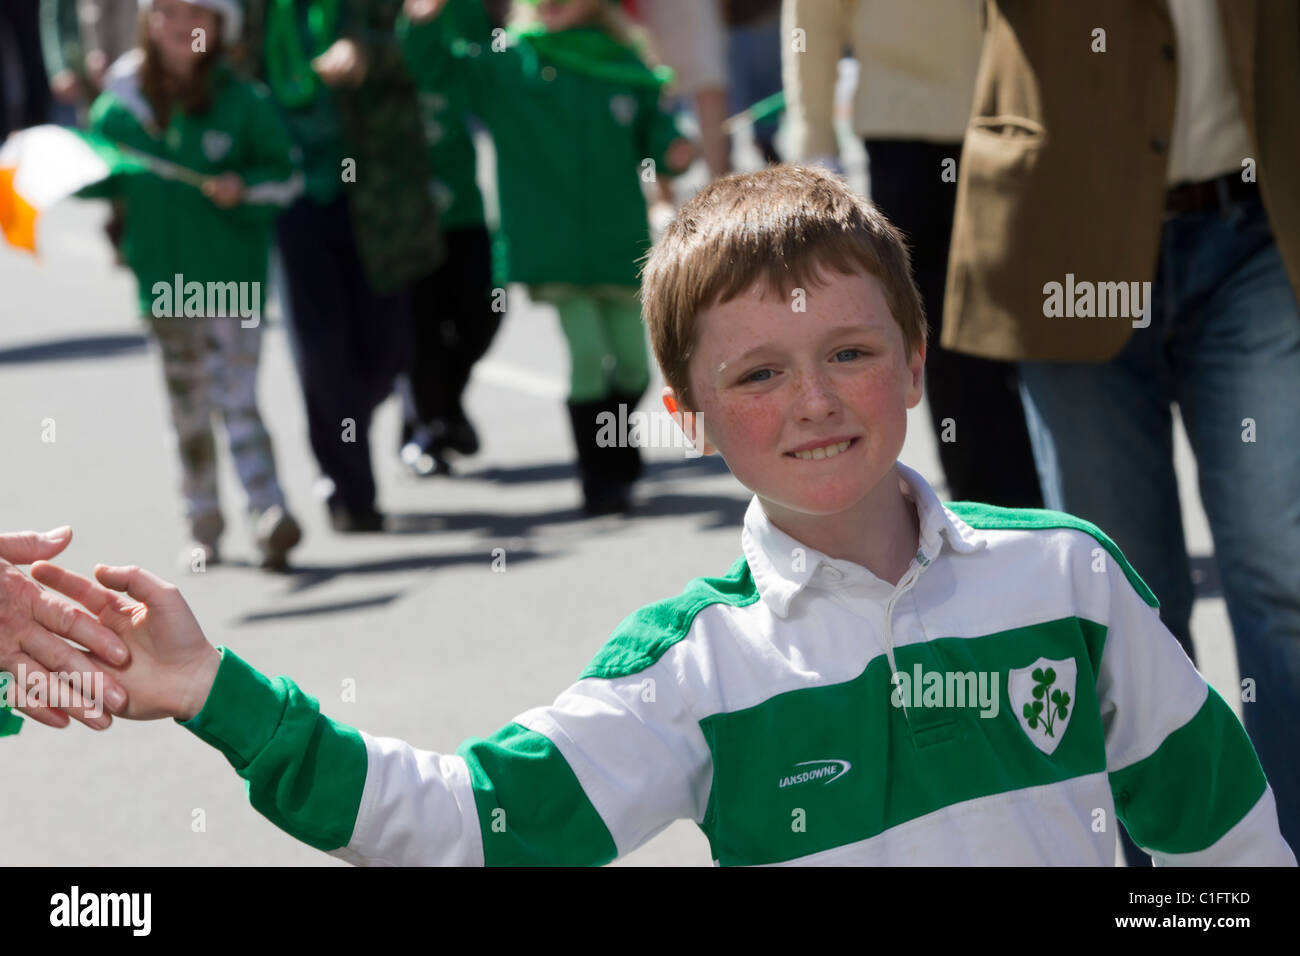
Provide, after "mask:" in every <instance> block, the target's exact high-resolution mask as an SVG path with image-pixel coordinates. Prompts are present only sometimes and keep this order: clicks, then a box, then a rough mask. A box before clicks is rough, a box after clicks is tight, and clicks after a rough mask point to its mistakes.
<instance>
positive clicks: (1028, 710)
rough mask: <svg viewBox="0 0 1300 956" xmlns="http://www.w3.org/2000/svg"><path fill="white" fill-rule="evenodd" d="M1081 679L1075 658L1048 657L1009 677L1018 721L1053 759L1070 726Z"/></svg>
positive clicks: (1012, 703)
mask: <svg viewBox="0 0 1300 956" xmlns="http://www.w3.org/2000/svg"><path fill="white" fill-rule="evenodd" d="M1077 676H1078V667H1077V665H1076V664H1075V662H1074V658H1067V659H1066V660H1063V661H1052V660H1048V659H1047V658H1045V657H1040V658H1039V659H1038V660H1036V661H1034V663H1032V664H1030V665H1029V666H1028V667H1022V668H1019V669H1018V670H1013V671H1011V672H1010V673H1009V674H1008V675H1007V696H1008V697H1010V698H1011V710H1012V712H1013V713H1014V714H1015V715H1016V720H1018V721H1020V727H1021V729H1022V730H1024V732H1025V733H1026V734H1028V735H1029V739H1030V740H1031V741H1032V742H1033V744H1034V746H1035V747H1037V748H1038V749H1039V750H1041V751H1042V752H1043V753H1045V754H1048V755H1049V756H1050V755H1051V754H1052V753H1053V752H1054V751H1055V750H1056V748H1057V746H1058V745H1059V744H1060V743H1061V737H1062V736H1063V735H1064V734H1065V728H1066V727H1068V726H1069V724H1070V714H1071V713H1072V712H1073V710H1074V689H1075V687H1074V685H1075V679H1076V677H1077Z"/></svg>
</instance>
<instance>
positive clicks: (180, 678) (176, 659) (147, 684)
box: [32, 561, 221, 720]
mask: <svg viewBox="0 0 1300 956" xmlns="http://www.w3.org/2000/svg"><path fill="white" fill-rule="evenodd" d="M32 577H34V578H35V579H36V580H38V581H40V582H41V583H42V584H44V585H45V586H46V587H49V588H53V589H54V590H56V591H59V592H61V593H63V594H66V595H67V596H68V597H70V598H72V599H73V600H75V601H80V602H81V603H82V604H84V605H85V606H86V607H87V608H88V609H89V610H90V611H91V612H93V613H95V614H97V615H99V620H100V621H101V622H102V623H103V624H105V625H107V626H108V627H110V628H112V629H113V631H114V632H115V633H117V634H118V635H120V636H121V637H122V638H123V639H125V640H126V641H127V642H129V643H130V645H131V666H130V667H127V668H124V669H119V668H108V670H109V671H110V673H112V674H113V676H114V677H116V678H118V679H119V680H121V682H122V683H123V684H124V685H125V686H126V688H127V690H128V691H129V692H130V694H131V698H130V701H129V703H128V704H127V707H126V709H125V710H124V711H122V713H121V716H123V717H127V718H129V719H131V720H156V719H158V718H160V717H175V718H176V719H178V720H189V719H190V718H191V717H193V716H194V715H195V714H197V713H198V712H199V711H200V710H202V709H203V703H204V701H206V700H207V699H208V692H209V691H210V690H212V682H213V681H214V680H215V679H216V676H217V668H218V667H219V666H220V664H221V652H220V651H218V650H217V649H216V648H215V647H213V646H212V645H211V644H209V643H208V639H207V638H206V637H204V636H203V629H202V628H200V627H199V622H198V621H196V620H195V619H194V612H193V611H191V610H190V606H189V605H188V604H187V603H185V598H184V597H182V596H181V592H180V591H178V590H177V589H176V586H175V585H174V584H168V583H167V582H166V581H164V580H162V578H159V577H157V576H155V575H153V574H150V573H149V572H148V571H146V570H144V569H143V568H137V567H125V568H111V567H106V566H105V565H102V564H101V565H98V566H97V567H96V568H95V577H96V578H98V579H99V580H98V582H96V581H92V580H90V579H89V578H85V577H82V576H81V575H80V574H74V573H73V572H71V571H68V570H66V569H64V568H61V567H59V566H58V565H57V564H48V563H46V562H43V561H42V562H40V563H38V564H35V565H33V566H32ZM119 591H125V592H126V594H129V595H130V597H129V598H128V597H127V596H125V595H123V594H119V593H118V592H119ZM133 599H134V600H133Z"/></svg>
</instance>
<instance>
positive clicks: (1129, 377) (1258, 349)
mask: <svg viewBox="0 0 1300 956" xmlns="http://www.w3.org/2000/svg"><path fill="white" fill-rule="evenodd" d="M1085 278H1094V277H1085ZM1095 278H1098V279H1101V278H1108V279H1109V278H1113V279H1116V280H1118V279H1121V278H1125V277H1122V276H1114V277H1109V276H1107V277H1095ZM1150 319H1151V324H1150V326H1149V327H1148V328H1145V329H1134V330H1133V335H1132V337H1131V338H1130V339H1129V341H1128V344H1127V345H1126V346H1125V347H1124V349H1123V350H1122V351H1121V352H1120V354H1119V355H1118V356H1116V357H1115V358H1114V359H1112V360H1111V361H1109V362H1104V363H1100V364H1082V363H1068V362H1028V363H1023V364H1022V365H1021V372H1020V381H1021V397H1022V399H1023V401H1024V405H1025V416H1026V420H1027V423H1028V425H1029V432H1030V438H1031V442H1032V444H1033V448H1034V457H1035V460H1036V463H1037V465H1038V470H1039V477H1040V479H1041V482H1042V487H1043V496H1044V500H1045V502H1046V506H1047V507H1048V508H1053V509H1057V510H1061V511H1068V512H1071V513H1073V514H1076V515H1079V516H1080V517H1083V518H1086V519H1088V520H1089V521H1092V522H1094V523H1096V524H1097V525H1099V526H1100V527H1101V528H1102V530H1104V531H1105V532H1106V533H1107V534H1109V535H1110V536H1111V537H1112V538H1113V539H1114V540H1115V543H1116V544H1118V545H1119V547H1120V549H1121V550H1122V551H1123V552H1124V554H1125V555H1126V556H1127V557H1128V558H1129V560H1130V562H1131V563H1132V564H1133V566H1134V567H1135V568H1136V569H1137V572H1138V574H1140V575H1141V576H1142V578H1143V580H1145V581H1146V582H1147V584H1148V585H1150V587H1151V589H1152V590H1153V591H1154V592H1155V594H1156V597H1157V598H1159V600H1160V603H1161V608H1160V616H1161V619H1162V620H1163V621H1164V623H1165V625H1166V626H1167V627H1168V628H1169V630H1170V631H1172V632H1173V634H1174V636H1175V637H1177V638H1178V640H1179V642H1180V643H1181V644H1182V645H1183V647H1184V649H1185V650H1186V651H1187V653H1188V656H1189V657H1192V658H1193V659H1195V657H1194V655H1193V654H1192V644H1191V631H1190V623H1189V622H1190V617H1191V610H1192V600H1193V590H1192V579H1191V574H1190V570H1189V565H1188V558H1187V546H1186V543H1185V541H1184V539H1183V526H1182V518H1181V512H1180V509H1179V503H1178V485H1177V480H1176V478H1175V475H1174V462H1173V430H1172V427H1171V426H1172V420H1171V413H1170V405H1171V403H1172V402H1177V403H1178V407H1179V410H1180V412H1181V414H1182V418H1183V422H1184V425H1185V427H1186V429H1187V434H1188V438H1189V440H1190V442H1191V446H1192V450H1193V452H1194V453H1195V455H1196V462H1197V470H1198V477H1199V482H1200V491H1201V499H1202V501H1203V502H1204V505H1205V511H1206V515H1207V517H1208V518H1209V523H1210V531H1211V533H1212V534H1213V537H1214V550H1215V560H1216V562H1217V564H1218V568H1219V572H1220V577H1221V579H1222V582H1223V592H1224V597H1225V598H1226V601H1227V606H1228V615H1229V618H1230V619H1231V621H1232V630H1233V634H1234V636H1235V638H1236V645H1237V660H1238V663H1239V665H1240V669H1241V677H1242V680H1243V681H1245V680H1246V679H1250V680H1252V681H1254V686H1255V699H1254V701H1253V702H1252V701H1249V700H1247V701H1245V702H1244V703H1243V705H1242V707H1243V713H1244V717H1245V725H1246V730H1247V731H1248V732H1249V734H1250V739H1251V741H1252V742H1253V743H1254V745H1255V750H1256V752H1257V753H1258V754H1259V759H1260V762H1261V763H1262V764H1263V767H1264V772H1265V773H1266V774H1267V775H1268V779H1269V783H1270V785H1271V786H1272V787H1273V791H1274V794H1275V795H1276V797H1277V804H1278V815H1279V818H1280V821H1281V826H1282V835H1283V836H1284V837H1285V838H1286V840H1287V841H1288V842H1289V843H1290V844H1291V846H1292V847H1300V311H1297V308H1296V298H1295V295H1294V293H1293V291H1292V288H1291V285H1290V283H1289V281H1288V279H1287V273H1286V269H1285V268H1284V266H1283V264H1282V259H1281V257H1280V256H1279V254H1278V250H1277V246H1276V245H1275V244H1274V241H1273V234H1272V230H1271V228H1270V226H1269V222H1268V215H1267V213H1266V212H1265V210H1264V207H1263V204H1262V203H1261V202H1260V201H1259V200H1258V199H1251V200H1248V201H1244V202H1233V201H1231V200H1226V201H1225V204H1224V205H1223V206H1222V207H1221V208H1220V209H1216V210H1211V211H1201V212H1195V213H1185V214H1182V215H1179V216H1176V217H1173V218H1170V219H1169V220H1167V221H1166V222H1165V226H1164V231H1163V233H1162V235H1161V240H1160V261H1159V265H1158V270H1157V274H1156V281H1155V283H1154V286H1153V288H1152V301H1151V312H1150ZM1056 321H1069V322H1117V321H1128V320H1125V319H1117V318H1109V319H1106V318H1073V319H1058V320H1056ZM1248 420H1249V421H1248ZM1224 692H1225V696H1226V695H1228V694H1232V693H1236V689H1235V688H1224Z"/></svg>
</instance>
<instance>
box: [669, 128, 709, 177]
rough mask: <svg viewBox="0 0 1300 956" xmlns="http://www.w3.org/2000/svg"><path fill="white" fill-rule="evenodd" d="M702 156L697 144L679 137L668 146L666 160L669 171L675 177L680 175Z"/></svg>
mask: <svg viewBox="0 0 1300 956" xmlns="http://www.w3.org/2000/svg"><path fill="white" fill-rule="evenodd" d="M699 155H700V152H699V150H697V149H696V148H695V144H694V143H692V142H691V141H690V140H688V139H682V138H681V137H678V138H677V139H675V140H673V141H672V143H671V144H670V145H669V146H668V152H667V153H666V154H665V155H664V158H665V159H666V160H668V170H669V172H670V173H671V174H672V175H673V176H677V175H680V174H681V173H684V172H686V170H687V169H689V168H690V165H691V163H693V162H695V158H696V157H697V156H699Z"/></svg>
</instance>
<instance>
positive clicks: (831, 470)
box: [664, 272, 925, 525]
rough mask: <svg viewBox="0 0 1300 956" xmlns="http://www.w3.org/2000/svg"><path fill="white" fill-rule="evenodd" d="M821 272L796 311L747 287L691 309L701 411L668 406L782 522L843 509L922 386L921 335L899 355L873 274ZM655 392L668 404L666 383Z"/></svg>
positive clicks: (867, 484)
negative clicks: (910, 350)
mask: <svg viewBox="0 0 1300 956" xmlns="http://www.w3.org/2000/svg"><path fill="white" fill-rule="evenodd" d="M824 278H825V279H826V280H827V281H826V282H825V284H824V285H821V286H817V287H814V288H809V289H807V290H805V292H806V302H805V305H806V311H802V312H799V311H794V308H793V305H794V304H795V302H794V300H793V299H792V300H791V301H784V300H781V299H771V298H760V297H759V294H758V290H757V289H755V290H751V291H750V292H747V293H745V294H744V295H742V296H739V297H737V298H735V299H732V300H731V301H730V302H725V303H723V304H721V305H716V306H714V307H712V308H709V309H706V310H705V311H704V312H703V313H701V314H700V316H699V317H698V320H697V329H696V343H695V351H694V353H693V355H692V358H691V363H690V376H691V384H692V387H693V391H694V404H695V408H694V409H692V411H695V412H698V413H700V416H701V417H700V419H698V420H694V419H693V416H691V415H689V414H687V415H686V416H685V417H684V419H683V417H682V416H678V418H679V421H680V422H682V424H683V428H684V429H685V430H686V432H687V434H688V435H690V436H691V437H692V438H693V440H695V442H696V447H698V448H700V450H701V451H703V452H704V453H705V454H712V452H714V451H717V452H719V453H720V454H721V455H722V457H723V458H724V459H725V460H726V462H727V466H728V467H729V468H730V469H731V472H732V474H734V475H735V476H736V478H737V479H738V480H739V481H740V482H741V483H742V484H743V485H745V487H747V488H749V489H750V490H751V491H753V492H754V493H755V494H756V495H758V496H759V498H760V499H761V500H762V501H763V503H764V505H765V507H766V510H767V512H768V514H769V516H771V517H772V518H773V520H776V521H778V522H779V521H780V519H781V518H785V519H786V521H787V524H788V525H798V524H800V523H801V522H806V521H807V520H808V519H809V518H810V516H830V515H843V516H844V517H845V518H846V519H848V518H851V517H852V516H851V515H849V514H846V512H850V511H851V510H852V509H854V508H855V507H856V506H859V505H861V504H863V503H864V501H866V500H867V499H868V496H869V495H870V493H871V492H872V490H873V489H875V488H876V487H877V486H878V485H879V484H880V482H881V479H882V478H884V477H885V476H886V475H887V474H889V473H890V471H891V469H892V468H893V466H894V462H895V461H896V460H897V458H898V453H899V452H900V451H901V450H902V447H903V439H904V437H905V435H906V433H907V410H908V409H909V408H915V407H916V405H917V404H918V403H919V402H920V401H921V395H922V384H923V368H924V365H925V346H924V343H922V345H921V348H920V349H919V350H918V351H917V352H916V353H915V354H913V355H912V356H910V357H909V356H908V355H907V351H906V347H905V345H904V343H903V332H902V329H901V328H899V325H898V323H897V322H895V321H894V317H893V315H892V314H891V313H890V311H889V307H888V306H887V305H886V304H885V297H884V291H883V289H882V288H881V286H880V283H879V281H878V280H877V279H876V278H875V276H872V275H870V274H868V273H865V272H860V273H855V274H853V275H840V274H837V273H831V272H827V273H826V274H825V275H824ZM664 400H665V405H667V406H668V407H669V411H670V412H672V411H673V410H674V408H673V406H674V404H676V396H675V395H674V394H673V390H672V389H671V388H665V389H664ZM677 410H678V411H679V412H680V411H682V409H681V408H678V409H677ZM696 421H698V422H699V425H700V429H699V431H701V432H702V434H700V435H697V434H696V428H695V422H696ZM846 442H847V443H848V445H847V448H846V447H844V443H846ZM827 446H831V447H827ZM836 448H838V449H841V450H839V451H838V453H836V452H835V451H834V449H836ZM807 449H820V451H819V452H815V454H819V455H821V456H822V457H812V458H809V457H807V455H806V450H807ZM796 452H804V453H805V454H804V457H800V456H799V455H796Z"/></svg>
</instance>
